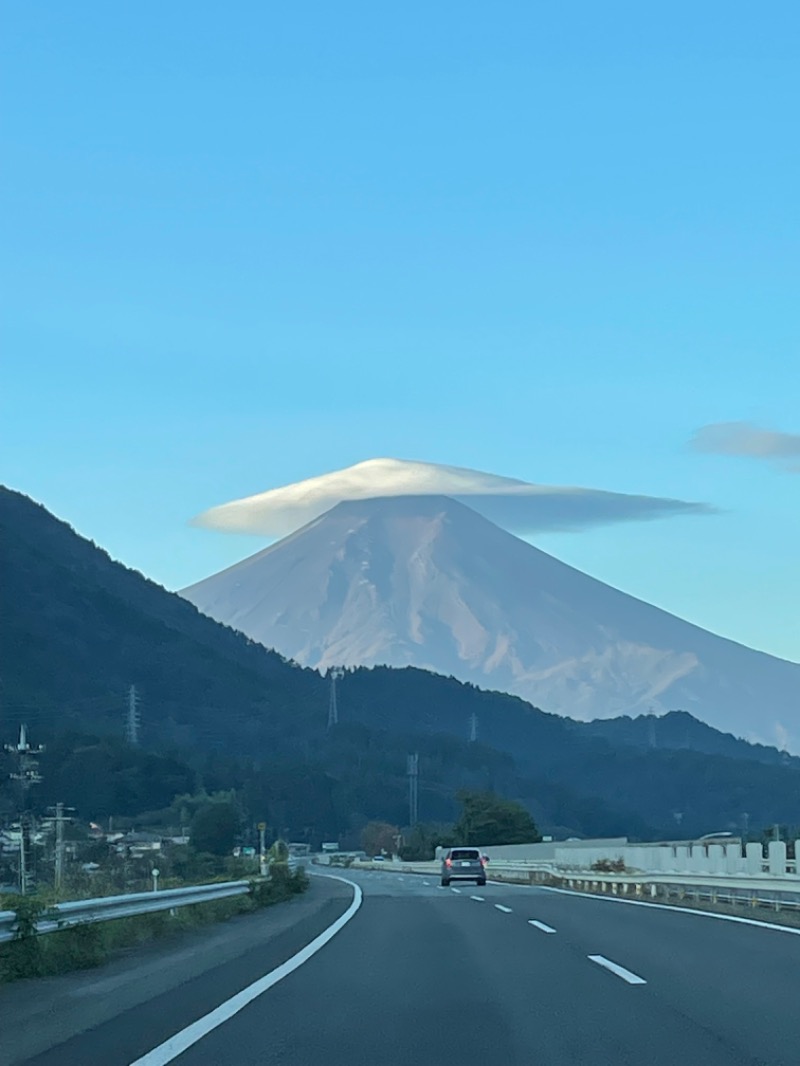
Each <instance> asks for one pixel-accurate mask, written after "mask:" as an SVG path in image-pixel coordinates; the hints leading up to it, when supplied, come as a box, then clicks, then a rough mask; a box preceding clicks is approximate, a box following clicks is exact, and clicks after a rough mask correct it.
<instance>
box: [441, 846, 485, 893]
mask: <svg viewBox="0 0 800 1066" xmlns="http://www.w3.org/2000/svg"><path fill="white" fill-rule="evenodd" d="M451 881H475V883H476V884H478V885H485V884H486V858H485V856H483V855H481V853H480V852H479V851H478V849H477V848H450V849H449V851H448V852H447V854H446V855H445V857H444V858H443V859H442V884H443V885H444V886H445V887H446V886H447V885H449V884H450V882H451Z"/></svg>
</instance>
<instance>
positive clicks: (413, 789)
mask: <svg viewBox="0 0 800 1066" xmlns="http://www.w3.org/2000/svg"><path fill="white" fill-rule="evenodd" d="M406 767H407V768H406V773H407V775H408V824H409V825H410V826H411V828H412V829H413V828H414V826H415V825H416V824H417V822H418V821H419V754H418V753H415V754H414V755H409V756H408V759H407V762H406Z"/></svg>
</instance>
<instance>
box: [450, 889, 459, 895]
mask: <svg viewBox="0 0 800 1066" xmlns="http://www.w3.org/2000/svg"><path fill="white" fill-rule="evenodd" d="M450 891H451V892H457V893H458V895H459V896H460V895H461V889H460V888H451V889H450Z"/></svg>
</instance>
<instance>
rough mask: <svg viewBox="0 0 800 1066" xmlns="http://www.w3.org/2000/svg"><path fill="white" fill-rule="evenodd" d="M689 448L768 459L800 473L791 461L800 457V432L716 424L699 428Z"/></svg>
mask: <svg viewBox="0 0 800 1066" xmlns="http://www.w3.org/2000/svg"><path fill="white" fill-rule="evenodd" d="M690 446H691V447H692V448H693V449H694V450H695V451H697V452H711V453H713V454H715V455H736V456H745V457H747V458H750V459H767V460H771V461H773V462H778V463H780V464H781V465H782V466H785V467H786V468H788V469H789V470H792V471H794V472H795V473H800V464H797V463H793V462H791V460H793V459H797V458H800V433H783V432H781V431H780V430H775V429H762V428H761V427H760V426H755V425H753V424H752V422H715V423H714V424H712V425H710V426H702V427H701V428H700V429H698V430H697V431H696V432H695V434H694V436H693V437H692V439H691V441H690Z"/></svg>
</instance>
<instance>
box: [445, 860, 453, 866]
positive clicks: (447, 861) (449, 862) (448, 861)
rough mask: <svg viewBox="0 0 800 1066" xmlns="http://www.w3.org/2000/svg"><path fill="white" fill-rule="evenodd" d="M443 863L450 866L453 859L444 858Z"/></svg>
mask: <svg viewBox="0 0 800 1066" xmlns="http://www.w3.org/2000/svg"><path fill="white" fill-rule="evenodd" d="M444 864H445V866H452V865H453V860H452V859H445V860H444Z"/></svg>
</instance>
